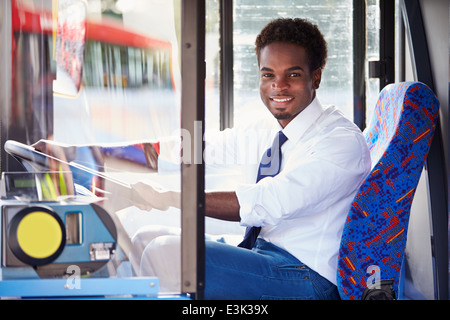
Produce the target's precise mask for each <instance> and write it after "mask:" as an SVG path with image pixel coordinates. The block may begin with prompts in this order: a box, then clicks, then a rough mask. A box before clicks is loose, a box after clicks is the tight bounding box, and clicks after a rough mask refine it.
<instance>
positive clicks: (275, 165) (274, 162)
mask: <svg viewBox="0 0 450 320" xmlns="http://www.w3.org/2000/svg"><path fill="white" fill-rule="evenodd" d="M286 140H287V137H286V136H285V135H284V133H283V132H282V131H279V132H278V134H277V136H276V137H275V139H274V141H273V143H272V146H271V147H270V148H269V149H267V151H266V152H265V153H264V154H263V156H262V159H261V162H260V164H259V169H258V177H257V178H256V182H258V181H259V180H261V179H264V178H265V177H274V176H276V175H277V174H278V173H279V172H280V168H281V146H282V145H283V144H284V143H285V142H286ZM260 231H261V227H247V229H246V231H245V236H244V240H242V242H241V243H240V244H239V245H238V247H241V248H247V249H251V248H253V246H254V245H255V242H256V239H257V238H258V235H259V232H260Z"/></svg>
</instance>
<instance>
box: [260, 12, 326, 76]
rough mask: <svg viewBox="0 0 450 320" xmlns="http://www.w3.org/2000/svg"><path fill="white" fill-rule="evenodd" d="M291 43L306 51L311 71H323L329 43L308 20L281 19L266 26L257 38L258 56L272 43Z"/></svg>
mask: <svg viewBox="0 0 450 320" xmlns="http://www.w3.org/2000/svg"><path fill="white" fill-rule="evenodd" d="M277 41H281V42H290V43H295V44H298V45H300V46H302V47H304V48H305V49H306V52H307V54H308V58H309V67H310V69H311V71H313V70H316V69H317V68H320V69H323V68H324V67H325V64H326V61H327V54H328V48H327V42H326V41H325V39H324V37H323V35H322V33H321V32H320V30H319V28H318V27H317V26H316V25H315V24H313V23H311V22H310V21H308V20H306V19H301V18H279V19H275V20H273V21H271V22H270V23H269V24H268V25H266V26H265V27H264V28H263V29H262V30H261V32H260V34H259V35H258V36H257V37H256V42H255V45H256V48H255V50H256V55H257V57H258V62H259V57H260V53H261V50H262V49H263V48H264V47H265V46H267V45H268V44H271V43H272V42H277Z"/></svg>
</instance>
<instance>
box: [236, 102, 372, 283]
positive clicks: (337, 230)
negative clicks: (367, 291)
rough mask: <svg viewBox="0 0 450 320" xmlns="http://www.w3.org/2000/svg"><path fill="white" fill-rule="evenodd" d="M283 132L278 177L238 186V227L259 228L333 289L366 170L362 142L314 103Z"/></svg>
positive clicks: (333, 111) (335, 114)
mask: <svg viewBox="0 0 450 320" xmlns="http://www.w3.org/2000/svg"><path fill="white" fill-rule="evenodd" d="M279 129H281V127H279ZM283 133H284V134H285V135H286V136H287V137H288V140H287V141H286V143H284V145H283V146H282V149H281V152H282V157H283V158H282V163H281V172H280V173H279V174H278V175H277V176H275V177H273V178H272V177H267V178H265V179H262V180H261V181H259V182H258V183H256V184H255V183H254V182H253V183H251V182H250V183H248V184H240V185H239V186H237V189H236V194H237V197H238V200H239V204H240V207H241V209H240V216H241V224H242V225H244V226H260V227H262V230H261V233H260V235H259V237H261V238H263V239H265V240H266V241H268V242H271V243H273V244H275V245H276V246H278V247H280V248H282V249H284V250H286V251H288V252H289V253H291V254H292V255H294V256H295V257H296V258H297V259H299V260H300V261H302V262H303V263H305V264H306V265H308V266H309V267H310V268H312V269H313V270H314V271H316V272H318V273H319V274H321V275H322V276H324V277H325V278H327V279H328V280H329V281H331V282H332V283H334V284H336V271H337V255H338V250H339V245H340V240H341V235H342V230H343V226H344V222H345V219H346V216H347V213H348V211H349V208H350V205H351V202H352V200H353V198H354V196H355V194H356V191H357V189H358V187H359V186H360V185H361V183H362V182H363V180H364V179H365V178H366V177H367V175H368V174H369V171H370V165H371V163H370V154H369V150H368V147H367V144H366V141H365V139H364V137H363V135H362V133H361V131H360V130H359V128H358V127H357V126H356V125H355V124H354V123H353V122H351V121H350V120H348V119H346V118H345V117H344V116H343V115H342V113H341V112H340V111H339V110H338V109H337V108H335V107H328V108H323V107H322V106H321V104H320V103H319V101H318V99H317V98H316V99H315V100H314V101H313V102H312V103H311V104H310V105H309V106H308V107H307V108H306V109H305V110H303V111H302V112H301V113H300V114H299V115H298V116H296V117H295V118H294V119H293V120H292V121H291V122H290V123H289V124H288V125H287V126H286V127H285V128H284V129H283ZM271 139H273V137H272V138H271ZM271 139H269V141H271ZM269 146H270V144H269V143H268V144H266V146H265V148H267V147H269ZM265 148H263V150H265ZM263 152H264V151H263ZM254 181H256V180H254Z"/></svg>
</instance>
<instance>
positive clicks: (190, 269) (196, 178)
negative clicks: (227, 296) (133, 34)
mask: <svg viewBox="0 0 450 320" xmlns="http://www.w3.org/2000/svg"><path fill="white" fill-rule="evenodd" d="M181 77H182V85H181V87H182V88H181V128H182V132H183V134H189V135H190V139H186V140H188V141H190V142H191V143H190V145H183V148H184V149H185V148H189V151H188V150H186V151H188V152H186V153H185V152H183V162H182V164H181V186H182V194H181V226H182V231H181V291H182V292H183V293H189V294H191V295H193V296H194V297H195V299H202V298H203V289H204V273H205V270H204V254H205V248H204V246H205V241H204V229H205V227H204V190H205V188H204V184H205V183H204V180H205V179H204V163H203V150H204V143H203V133H204V125H203V123H204V119H205V86H204V84H205V0H183V1H182V49H181ZM185 154H189V155H190V159H186V157H184V155H185Z"/></svg>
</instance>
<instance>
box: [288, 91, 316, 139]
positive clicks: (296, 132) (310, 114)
mask: <svg viewBox="0 0 450 320" xmlns="http://www.w3.org/2000/svg"><path fill="white" fill-rule="evenodd" d="M323 110H324V109H323V107H322V105H321V103H320V102H319V99H318V98H317V96H316V97H315V98H314V100H313V101H312V102H311V103H310V104H309V105H308V106H307V107H306V108H305V109H304V110H303V111H302V112H300V113H299V114H298V115H297V116H296V117H295V118H294V119H292V121H291V122H289V123H288V125H287V126H286V127H285V128H284V129H283V133H284V134H285V135H286V137H287V138H288V139H289V141H291V142H294V143H295V142H297V141H298V140H299V139H300V138H301V137H302V136H303V134H304V133H305V132H306V131H307V130H308V128H309V127H310V126H311V125H312V124H313V123H314V122H315V121H316V120H317V119H318V118H319V116H320V115H321V114H322V112H323Z"/></svg>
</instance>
